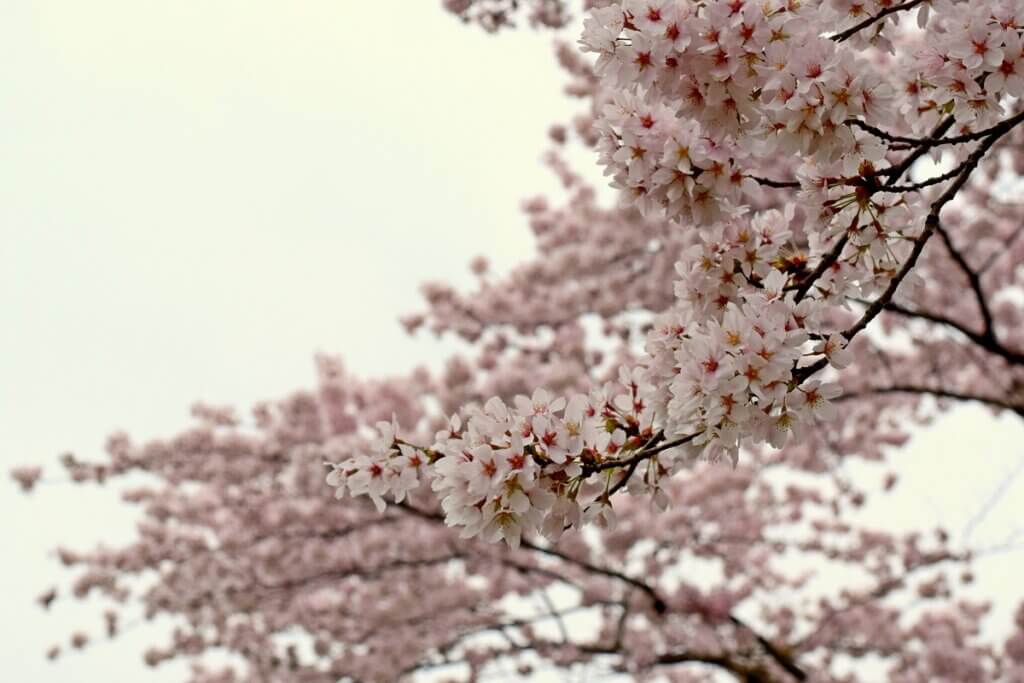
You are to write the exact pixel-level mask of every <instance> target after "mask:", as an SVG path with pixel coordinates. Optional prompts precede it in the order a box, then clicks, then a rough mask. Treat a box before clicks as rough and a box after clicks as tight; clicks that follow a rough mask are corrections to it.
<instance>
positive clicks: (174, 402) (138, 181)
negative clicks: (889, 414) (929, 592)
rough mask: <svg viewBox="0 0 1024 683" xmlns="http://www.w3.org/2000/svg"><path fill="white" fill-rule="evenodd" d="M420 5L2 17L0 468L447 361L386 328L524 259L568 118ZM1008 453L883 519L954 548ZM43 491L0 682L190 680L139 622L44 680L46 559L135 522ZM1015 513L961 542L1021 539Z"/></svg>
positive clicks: (955, 442) (544, 92) (53, 484)
mask: <svg viewBox="0 0 1024 683" xmlns="http://www.w3.org/2000/svg"><path fill="white" fill-rule="evenodd" d="M439 4H440V3H439V2H438V1H437V0H415V1H414V0H408V1H406V0H403V1H401V2H365V1H363V0H303V1H302V2H282V1H281V0H270V1H264V0H216V1H214V0H204V1H203V2H199V1H191V0H190V1H178V2H168V1H167V0H90V1H89V2H81V1H80V0H66V1H63V2H58V1H54V0H34V1H33V2H7V3H4V5H5V7H4V12H3V20H2V21H0V82H2V83H3V84H4V86H3V88H2V89H0V154H2V163H0V466H2V467H3V469H4V470H6V469H7V468H8V467H9V466H11V465H14V464H21V463H40V464H48V465H50V464H54V463H55V461H56V457H57V456H58V454H60V453H61V452H64V451H67V450H74V451H75V452H76V453H78V454H79V455H80V456H82V457H86V458H87V457H89V456H94V455H98V454H99V453H100V451H101V449H102V444H103V441H104V438H105V436H106V435H107V434H108V433H110V432H111V431H113V430H115V429H125V430H128V431H129V432H131V433H132V434H133V435H135V436H136V437H138V438H139V439H145V438H147V437H156V436H161V435H167V434H170V433H172V432H173V431H174V430H176V429H178V428H180V427H181V426H183V425H184V424H185V423H186V418H187V414H188V406H189V405H190V403H191V402H192V401H194V400H196V399H203V400H206V401H209V402H213V403H231V404H236V405H239V406H241V407H245V406H247V405H250V404H251V403H253V402H254V401H257V400H260V399H266V398H274V397H279V396H282V395H284V394H286V393H287V392H289V391H290V390H292V389H295V388H299V387H302V386H308V385H309V384H310V383H311V382H312V380H313V371H312V368H313V366H312V355H313V354H314V352H316V351H318V350H324V351H331V352H338V353H340V354H342V355H343V356H344V358H345V359H346V362H347V364H348V365H349V366H350V367H351V368H352V369H353V370H355V371H356V372H358V373H360V374H363V375H371V376H372V375H380V374H388V373H393V372H396V371H401V370H405V369H408V368H410V367H412V366H413V365H416V364H418V363H422V362H428V363H430V362H436V361H437V359H439V358H441V357H442V356H443V353H444V346H443V345H440V344H437V343H435V342H432V341H431V340H429V339H422V338H417V339H415V340H410V339H409V338H407V337H406V336H405V335H404V334H403V333H402V331H401V328H400V327H399V325H398V324H397V323H396V319H397V317H398V316H399V315H400V314H402V313H406V312H409V311H412V310H416V309H418V308H419V306H420V304H419V299H418V293H417V287H418V284H419V283H420V282H422V281H424V280H427V279H439V278H445V279H448V280H455V281H457V282H463V283H468V282H469V281H470V278H469V277H468V275H467V274H466V273H467V270H466V263H467V262H468V261H469V259H470V258H471V257H472V256H474V255H476V254H478V253H484V254H487V255H488V256H489V257H491V259H492V261H494V262H495V263H497V264H498V266H499V267H502V266H507V265H508V264H511V263H514V262H515V261H516V260H518V259H521V258H523V257H524V256H526V255H527V254H529V252H530V248H531V243H530V239H529V236H528V230H527V228H526V225H525V221H524V220H523V219H522V218H521V215H520V213H519V211H518V206H519V202H520V200H521V199H523V198H524V197H526V196H529V195H533V194H536V193H538V192H548V191H551V190H553V189H554V187H555V183H554V180H553V179H552V178H551V177H550V176H549V175H548V174H547V172H546V171H545V170H544V169H543V168H542V167H541V165H540V164H539V157H540V154H541V152H542V150H543V148H544V134H545V130H546V128H547V126H548V124H549V123H551V122H552V121H554V120H556V119H564V118H566V117H567V115H568V114H569V113H570V112H571V111H572V105H571V103H569V102H567V101H566V100H564V99H563V98H562V97H561V96H560V87H561V85H562V78H561V76H560V74H559V72H558V70H557V69H556V68H555V67H554V63H553V60H552V58H551V49H550V45H551V37H550V35H537V34H530V33H528V32H522V33H518V34H514V35H513V34H509V35H503V36H499V37H493V36H487V35H484V34H483V33H482V32H480V31H479V30H475V29H469V28H466V27H463V26H462V25H460V24H459V23H458V22H457V21H455V20H454V19H453V18H452V17H450V16H449V15H447V14H445V13H444V12H442V11H441V10H440V9H439ZM1022 436H1024V430H1021V428H1020V427H1019V426H1017V425H1016V424H1015V423H1014V422H1013V421H1012V420H1009V419H1003V420H1000V421H992V420H990V419H989V418H987V417H986V415H985V414H984V413H983V412H982V411H980V410H969V411H965V412H962V413H959V414H958V415H957V416H955V417H952V418H949V419H947V420H945V421H943V422H941V423H940V424H939V426H938V427H936V428H935V429H934V430H932V431H930V432H928V433H927V434H925V435H924V436H923V437H922V440H921V442H920V443H919V445H918V446H917V447H916V448H915V449H913V451H912V452H911V453H909V454H907V455H906V456H905V457H906V460H905V462H906V463H907V466H908V467H916V469H915V470H914V471H918V472H919V473H920V476H918V477H916V478H915V479H913V482H912V483H908V484H907V485H906V486H905V488H904V489H903V492H904V493H905V495H904V496H902V498H901V502H900V503H899V505H897V506H896V507H895V508H892V509H891V510H890V511H889V512H888V513H886V514H888V515H890V517H889V519H897V518H899V519H901V520H903V522H904V523H906V524H907V525H908V526H909V525H915V524H916V525H921V524H922V523H924V522H923V521H922V520H930V521H931V522H933V523H937V522H945V523H949V524H951V525H953V526H954V528H956V525H957V524H961V525H962V522H963V520H964V519H969V518H970V515H971V514H973V511H974V510H976V509H977V507H978V505H979V503H980V502H981V501H982V500H983V499H984V498H985V497H986V496H988V495H989V494H990V493H991V491H993V490H995V486H996V484H997V483H998V480H999V478H1000V477H1001V476H1003V474H1004V473H1006V472H1009V471H1011V470H1012V469H1013V468H1014V467H1015V466H1016V463H1018V462H1019V461H1020V457H1021V447H1020V446H1019V444H1020V443H1022V440H1021V439H1022ZM965 460H967V461H969V463H970V465H969V466H966V467H965V466H964V463H965ZM913 463H918V465H914V464H913ZM936 463H939V465H938V466H937V465H936ZM942 463H945V464H942ZM957 467H959V468H961V470H962V471H957V472H956V473H955V474H951V472H952V471H953V470H955V468H957ZM61 476H62V475H61V472H60V471H59V469H58V468H57V467H50V469H49V477H48V478H49V479H50V481H49V482H48V483H47V484H46V485H44V486H43V487H42V488H41V490H39V491H37V492H36V493H34V494H33V495H32V496H30V497H24V496H21V495H19V494H18V493H17V492H16V489H15V487H14V485H13V484H11V482H10V481H9V480H7V479H6V475H5V478H4V480H3V481H2V483H0V525H2V527H0V528H2V531H3V533H4V538H5V540H6V541H8V546H7V547H8V553H9V555H8V556H7V558H6V561H5V562H4V569H3V575H4V578H5V580H6V586H7V588H6V589H5V593H4V598H5V600H4V609H3V610H2V611H0V631H2V635H3V637H2V638H0V661H2V662H3V664H4V671H5V675H6V676H7V680H12V681H19V682H20V681H33V682H38V683H47V682H50V681H53V682H58V681H59V682H60V683H68V682H73V681H87V682H92V681H129V680H130V681H143V680H153V681H165V680H166V681H171V680H180V679H181V677H182V670H183V669H182V667H181V666H175V665H170V666H167V665H165V666H164V667H161V668H160V669H158V670H156V671H151V670H148V669H146V668H145V667H144V666H143V665H142V664H141V652H142V649H143V647H144V644H145V643H147V638H148V637H149V636H151V635H152V633H153V631H152V630H151V629H149V628H147V627H146V626H145V625H143V626H140V627H138V628H135V629H133V630H131V631H130V632H129V633H128V634H127V635H126V637H125V638H123V639H119V640H117V641H114V642H112V643H111V642H107V641H106V640H105V639H103V638H100V642H98V643H96V644H94V645H93V646H92V647H91V648H89V649H87V650H86V651H85V652H83V653H73V654H70V655H67V656H65V657H63V658H62V659H61V660H59V661H58V662H57V663H56V664H51V663H49V662H46V661H44V659H43V653H44V651H45V650H46V649H47V647H48V646H49V645H50V644H52V643H53V642H55V641H61V642H62V643H64V644H65V645H66V641H67V635H68V634H69V632H70V631H71V630H72V629H74V628H78V627H81V628H82V629H83V630H85V631H87V632H89V633H91V634H93V635H98V634H99V633H100V632H101V628H100V627H101V624H102V619H101V615H100V613H99V610H98V609H97V606H96V604H87V605H85V606H84V607H81V608H79V607H75V606H73V605H71V604H70V603H69V602H63V603H62V602H58V604H57V605H56V608H55V613H53V614H44V613H43V612H42V611H41V610H39V609H38V608H37V607H36V606H35V605H34V604H33V602H32V600H33V598H34V596H35V595H37V594H38V593H40V592H42V591H43V590H44V589H45V588H47V587H49V586H50V585H53V584H55V583H58V582H61V581H62V580H66V578H67V575H66V574H64V573H62V572H61V571H60V568H59V566H58V564H57V562H56V561H55V559H54V557H53V553H52V549H53V547H55V546H56V545H57V544H59V543H65V544H67V545H69V546H71V547H76V548H81V549H85V548H88V547H90V546H92V545H93V544H95V543H96V542H98V541H100V540H107V541H109V542H117V541H119V540H124V539H127V538H129V537H130V533H131V528H132V524H133V517H132V515H131V513H130V511H128V509H127V508H124V507H122V506H120V505H118V504H117V501H116V498H115V497H114V496H112V495H111V492H110V491H107V490H80V489H78V488H77V487H71V486H69V485H68V484H66V483H62V482H61V481H60V479H61ZM1022 493H1024V492H1022V491H1021V490H1020V487H1019V486H1018V487H1017V488H1016V489H1012V490H1011V493H1010V495H1008V496H1007V497H1006V498H1004V500H1003V502H1002V503H1000V505H998V506H996V508H995V510H994V512H993V513H991V514H990V515H989V516H988V517H987V518H986V521H985V523H984V524H983V525H982V526H981V527H980V528H979V530H978V536H983V535H984V534H985V533H988V534H989V535H990V536H991V539H990V540H998V539H999V538H1001V536H1000V534H1002V533H1003V532H1005V530H1006V529H1007V528H1009V527H1008V525H1009V523H1010V521H1009V520H1012V519H1013V517H1014V515H1015V514H1016V515H1017V516H1019V517H1024V514H1021V513H1022V512H1024V511H1022V510H1021V507H1020V501H1021V500H1022V499H1024V497H1022V495H1021V494H1022ZM1006 501H1010V502H1009V503H1007V502H1006ZM1017 559H1018V560H1019V559H1020V558H1019V556H1018V558H1017ZM1000 566H1001V567H1002V568H997V569H995V570H993V572H992V573H994V574H995V575H1002V574H1005V573H1006V572H1007V571H1008V570H1007V569H1006V567H1007V566H1009V565H1007V564H1006V563H1005V562H1003V563H1002V565H1000ZM992 585H995V584H992ZM65 649H67V648H66V647H65Z"/></svg>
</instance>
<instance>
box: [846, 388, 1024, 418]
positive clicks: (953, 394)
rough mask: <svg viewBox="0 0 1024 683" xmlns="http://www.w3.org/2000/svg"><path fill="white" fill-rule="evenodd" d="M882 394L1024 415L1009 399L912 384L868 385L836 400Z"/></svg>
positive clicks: (852, 399) (1020, 408)
mask: <svg viewBox="0 0 1024 683" xmlns="http://www.w3.org/2000/svg"><path fill="white" fill-rule="evenodd" d="M882 394H921V395H927V396H934V397H935V398H948V399H953V400H956V401H971V402H975V403H982V404H984V405H987V406H991V407H993V408H999V409H1001V410H1010V411H1012V412H1014V413H1016V414H1017V415H1020V416H1021V417H1024V406H1020V405H1016V404H1014V403H1010V402H1008V401H1004V400H1002V399H999V398H994V397H991V396H980V395H978V394H967V393H964V392H959V391H953V390H951V389H943V388H940V387H925V386H917V385H911V384H893V385H891V386H886V387H868V388H865V389H862V390H860V391H856V392H852V393H844V394H842V395H841V396H837V397H836V398H835V399H834V400H835V401H854V400H857V399H860V398H865V397H868V396H878V395H882Z"/></svg>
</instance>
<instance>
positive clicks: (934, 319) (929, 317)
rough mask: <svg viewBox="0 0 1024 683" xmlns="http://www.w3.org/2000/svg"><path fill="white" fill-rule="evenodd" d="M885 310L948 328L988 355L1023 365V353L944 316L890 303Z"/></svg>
mask: <svg viewBox="0 0 1024 683" xmlns="http://www.w3.org/2000/svg"><path fill="white" fill-rule="evenodd" d="M885 310H886V311H891V312H893V313H899V314H900V315H903V316H906V317H908V318H919V319H921V320H926V321H928V322H930V323H935V324H936V325H944V326H945V327H949V328H950V329H953V330H956V331H957V332H959V333H960V334H962V335H964V336H965V337H967V338H968V339H969V340H971V341H972V342H974V343H975V344H976V345H977V346H979V347H981V348H982V349H984V350H986V351H988V352H989V353H992V354H995V355H997V356H999V357H1000V358H1003V359H1004V360H1006V361H1007V362H1008V363H1011V364H1013V365H1024V353H1021V352H1019V351H1014V350H1013V349H1008V348H1006V347H1005V346H1003V345H1002V344H1001V343H1000V342H999V341H998V340H997V339H995V338H990V337H988V336H986V335H984V334H979V333H978V332H974V331H973V330H971V329H969V328H967V327H965V326H964V324H963V323H961V322H959V321H956V320H953V319H952V318H947V317H945V316H942V315H939V314H937V313H931V312H929V311H920V310H912V309H909V308H906V307H904V306H901V305H899V304H895V303H891V302H890V303H888V304H886V306H885Z"/></svg>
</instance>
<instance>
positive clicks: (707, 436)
mask: <svg viewBox="0 0 1024 683" xmlns="http://www.w3.org/2000/svg"><path fill="white" fill-rule="evenodd" d="M787 218H789V219H790V220H791V219H792V216H791V215H789V216H786V215H783V214H782V212H779V211H768V212H765V213H763V214H761V215H759V216H757V217H755V218H754V219H753V220H751V221H746V220H743V218H742V217H736V218H734V219H733V220H731V221H729V222H727V223H719V224H718V226H717V228H716V229H715V230H714V231H713V233H712V235H710V236H709V238H708V239H706V240H705V241H704V242H703V243H702V244H700V245H698V246H695V247H694V248H692V249H691V250H690V251H689V253H688V254H687V255H686V256H685V257H684V259H683V260H682V261H680V263H679V264H678V266H677V269H678V271H679V275H680V279H679V280H678V281H676V296H677V299H678V303H677V304H676V306H674V307H673V308H672V309H671V310H670V311H668V312H666V313H665V314H663V315H662V316H661V317H660V319H659V321H658V322H657V324H656V325H655V328H654V330H653V331H652V332H651V334H650V335H649V337H648V341H647V351H648V353H649V354H650V361H649V363H648V372H649V376H650V379H651V383H652V385H653V386H655V387H658V389H657V393H656V397H655V399H654V401H653V404H654V405H655V406H656V409H657V412H658V414H659V416H661V417H662V419H661V420H659V422H661V423H662V424H663V425H664V427H663V428H664V430H665V432H666V434H667V435H668V436H669V437H670V438H672V437H676V436H683V435H688V434H698V435H699V436H697V437H696V438H695V439H694V440H693V441H692V442H691V447H692V448H696V447H700V448H702V452H703V454H704V455H705V457H708V458H711V459H717V458H719V457H721V456H723V455H725V456H728V457H729V458H730V459H731V460H732V461H733V463H735V461H736V459H737V457H738V453H739V447H740V443H741V440H742V439H743V438H744V437H749V438H750V439H752V440H753V441H767V442H769V443H770V444H771V445H773V446H776V447H781V446H783V445H784V444H785V442H786V440H787V438H788V437H789V435H790V433H792V432H794V431H796V430H797V429H798V427H799V425H800V424H801V423H802V422H804V421H806V420H809V419H812V418H813V417H823V418H828V417H830V416H831V404H830V403H829V402H828V399H831V398H835V397H836V396H837V395H838V385H836V384H831V383H829V384H821V383H820V382H818V381H817V380H810V381H808V382H806V383H801V381H800V379H799V378H797V376H796V374H797V373H798V372H799V368H800V367H801V363H802V362H803V361H804V360H805V358H813V357H821V356H825V357H826V358H827V359H828V361H829V362H830V363H831V364H832V365H833V366H834V367H836V368H842V367H844V366H845V365H846V364H847V362H848V352H847V351H846V350H845V349H844V348H843V347H844V346H845V340H844V339H843V337H842V336H841V335H840V334H838V333H835V332H833V333H832V334H830V335H827V336H823V335H820V334H817V333H815V332H812V331H813V330H820V329H822V328H823V324H822V320H821V317H822V311H823V309H824V307H825V304H824V303H823V301H822V299H820V298H814V297H806V298H803V299H801V300H798V299H797V296H798V294H799V291H800V290H799V287H798V286H797V283H798V282H799V277H800V276H801V275H805V274H803V273H801V272H800V271H799V270H798V268H799V265H800V264H799V263H794V262H787V261H786V258H785V254H784V253H783V252H782V251H780V246H782V245H784V244H785V243H786V240H787V239H788V238H789V237H790V233H789V230H788V227H787V226H788V221H787V220H786V219H787ZM787 271H792V272H787Z"/></svg>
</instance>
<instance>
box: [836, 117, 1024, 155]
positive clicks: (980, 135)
mask: <svg viewBox="0 0 1024 683" xmlns="http://www.w3.org/2000/svg"><path fill="white" fill-rule="evenodd" d="M1021 121H1024V111H1021V112H1018V113H1017V114H1015V115H1014V116H1011V117H1010V118H1008V119H1003V120H1002V121H1000V122H999V123H997V124H995V125H993V126H991V127H989V128H985V129H984V130H979V131H974V132H972V133H964V134H963V135H955V136H953V137H948V138H944V137H941V134H940V135H939V136H936V135H935V134H934V133H933V134H932V135H930V136H929V137H927V138H911V137H906V136H904V135H893V134H892V133H887V132H885V131H884V130H882V129H880V128H876V127H875V126H872V125H870V124H868V123H865V122H863V121H861V120H859V119H847V120H846V124H847V125H851V126H856V127H857V128H860V129H861V130H864V131H867V132H868V133H871V134H872V135H874V136H875V137H877V138H880V139H882V140H885V141H886V142H892V143H899V144H903V145H908V146H910V147H915V148H930V147H939V146H941V145H962V144H965V143H968V142H975V141H977V140H983V139H985V138H987V137H989V136H991V135H1000V136H1001V135H1002V134H1003V133H1005V132H1006V131H1007V130H1009V129H1010V128H1013V127H1014V126H1016V125H1017V124H1018V123H1020V122H1021ZM947 130H948V128H947ZM943 132H945V131H943Z"/></svg>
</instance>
